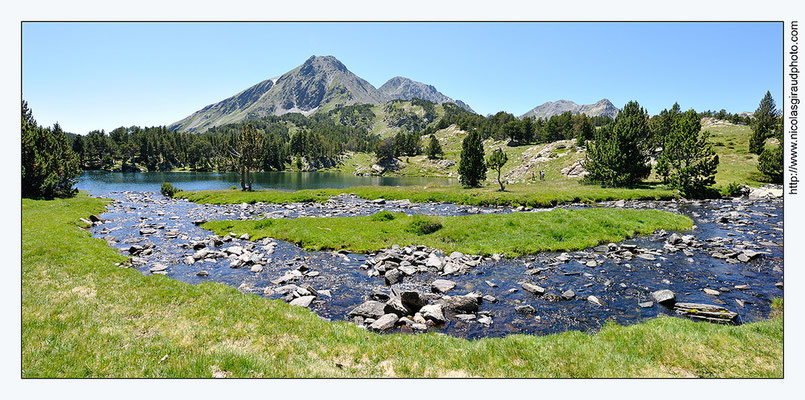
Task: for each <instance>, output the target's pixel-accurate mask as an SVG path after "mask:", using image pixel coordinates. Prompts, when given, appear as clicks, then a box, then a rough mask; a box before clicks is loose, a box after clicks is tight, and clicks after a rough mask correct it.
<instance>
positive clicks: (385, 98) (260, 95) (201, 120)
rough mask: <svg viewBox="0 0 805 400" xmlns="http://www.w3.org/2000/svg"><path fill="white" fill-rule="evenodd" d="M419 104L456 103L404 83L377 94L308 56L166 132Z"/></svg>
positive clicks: (330, 63) (339, 68)
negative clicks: (402, 102) (351, 108)
mask: <svg viewBox="0 0 805 400" xmlns="http://www.w3.org/2000/svg"><path fill="white" fill-rule="evenodd" d="M413 98H422V99H425V100H429V101H431V102H434V103H437V104H441V103H444V102H450V103H456V104H459V105H460V106H461V107H463V108H465V109H467V110H470V111H471V110H472V109H471V108H470V107H469V106H468V105H466V104H465V103H463V102H461V101H454V100H453V99H451V98H450V97H447V96H445V95H444V94H442V93H441V92H439V91H438V90H436V88H434V87H433V86H431V85H426V84H424V83H421V82H416V81H413V80H410V79H408V78H403V77H396V78H392V79H391V80H389V81H388V82H386V84H384V85H383V86H382V87H381V90H378V89H376V88H375V87H374V86H372V84H371V83H369V82H367V81H366V80H364V79H362V78H361V77H359V76H357V75H355V74H354V73H352V72H351V71H350V70H349V69H347V67H346V66H345V65H344V64H343V63H341V61H339V60H338V59H336V58H335V57H333V56H318V57H317V56H311V57H310V58H309V59H307V61H305V62H304V63H303V64H302V65H300V66H299V67H296V68H294V69H292V70H291V71H288V72H287V73H285V74H283V75H281V76H279V77H276V78H272V79H267V80H265V81H263V82H260V83H258V84H256V85H254V86H252V87H250V88H248V89H246V90H244V91H242V92H240V93H238V94H236V95H234V96H232V97H230V98H227V99H225V100H223V101H220V102H218V103H214V104H210V105H208V106H206V107H204V108H202V109H201V110H198V111H196V112H194V113H193V114H191V115H189V116H187V117H185V118H184V119H182V120H180V121H177V122H175V123H173V124H171V125H170V126H169V129H171V130H175V131H182V132H205V131H207V130H208V129H210V128H212V127H214V126H221V125H225V124H227V123H233V122H241V121H246V120H254V119H259V118H263V117H267V116H272V115H274V116H279V115H284V114H289V113H299V114H302V115H311V114H314V113H327V112H329V111H332V110H335V109H338V108H340V107H345V106H352V105H363V104H368V105H383V104H386V103H387V102H389V101H393V100H411V99H413Z"/></svg>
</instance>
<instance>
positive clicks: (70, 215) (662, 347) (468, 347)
mask: <svg viewBox="0 0 805 400" xmlns="http://www.w3.org/2000/svg"><path fill="white" fill-rule="evenodd" d="M102 209H103V202H102V201H101V200H98V199H91V198H88V197H86V196H85V195H84V194H80V195H79V196H78V197H77V198H73V199H66V200H53V201H32V200H27V199H26V200H23V201H22V269H21V270H22V281H21V283H22V331H21V339H22V342H21V345H22V346H21V347H22V352H21V360H22V370H21V375H22V377H25V378H34V377H73V378H78V377H170V378H181V377H210V376H212V374H213V373H214V372H218V373H221V374H224V375H227V376H232V377H383V376H399V377H439V376H452V377H457V376H479V377H679V376H700V377H782V375H783V318H782V313H781V312H779V311H781V310H782V305H781V302H777V303H776V310H778V312H779V315H778V316H775V317H773V318H771V319H769V320H767V321H762V322H757V323H751V324H746V325H742V326H721V325H712V324H708V323H702V322H693V321H689V320H683V319H679V318H669V317H661V318H656V319H653V320H650V321H648V322H646V323H642V324H638V325H632V326H627V327H624V326H618V325H615V324H608V325H606V326H605V327H604V328H603V329H602V330H601V331H600V332H598V333H596V334H584V333H579V332H568V333H563V334H559V335H549V336H526V335H513V336H508V337H505V338H494V339H483V340H477V341H468V340H463V339H458V338H454V337H450V336H445V335H437V334H434V333H430V334H426V335H378V334H373V333H368V332H366V331H363V330H361V329H359V328H357V327H355V326H353V325H351V324H348V323H344V322H326V321H324V320H322V319H321V318H319V317H317V316H316V315H315V314H313V313H312V312H310V311H308V310H307V309H303V308H299V307H292V306H289V305H287V304H285V303H283V302H282V301H279V300H266V299H264V298H261V297H258V296H254V295H247V294H242V293H239V292H238V291H237V290H235V289H234V288H231V287H228V286H225V285H221V284H215V283H205V284H201V285H189V284H185V283H182V282H179V281H176V280H173V279H170V278H168V277H165V276H145V275H142V274H140V273H139V272H137V271H135V270H131V269H125V268H120V267H116V266H115V265H114V264H115V263H116V262H120V261H122V260H123V257H121V256H120V255H118V254H117V252H116V251H115V250H114V249H112V248H110V247H109V246H107V245H106V243H105V242H104V241H103V240H100V239H93V238H91V237H90V235H89V233H87V232H85V231H82V230H81V229H79V228H78V226H77V223H78V222H77V221H78V218H79V217H86V216H88V215H89V214H92V213H97V212H100V211H102Z"/></svg>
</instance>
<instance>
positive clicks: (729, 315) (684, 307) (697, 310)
mask: <svg viewBox="0 0 805 400" xmlns="http://www.w3.org/2000/svg"><path fill="white" fill-rule="evenodd" d="M674 312H676V313H677V314H680V315H684V316H687V317H690V318H694V319H700V320H703V321H709V322H717V323H721V324H725V323H730V322H734V321H735V318H736V317H738V314H737V313H734V312H732V311H729V310H727V309H726V308H724V307H721V306H717V305H714V304H700V303H676V304H674Z"/></svg>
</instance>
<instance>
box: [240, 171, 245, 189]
mask: <svg viewBox="0 0 805 400" xmlns="http://www.w3.org/2000/svg"><path fill="white" fill-rule="evenodd" d="M240 188H241V190H246V168H245V167H240Z"/></svg>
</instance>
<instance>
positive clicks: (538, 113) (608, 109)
mask: <svg viewBox="0 0 805 400" xmlns="http://www.w3.org/2000/svg"><path fill="white" fill-rule="evenodd" d="M568 111H570V112H571V113H573V114H586V115H587V116H588V117H597V116H607V117H610V118H615V117H616V116H617V115H618V112H619V110H618V108H617V107H615V105H613V104H612V102H610V101H609V100H607V99H601V100H599V101H598V102H597V103H595V104H582V105H579V104H576V103H574V102H572V101H570V100H559V101H549V102H547V103H544V104H542V105H539V106H537V107H534V108H532V109H531V111H529V112H527V113H525V114H523V115H521V116H520V118H523V117H534V118H550V117H552V116H554V115H559V114H563V113H565V112H568Z"/></svg>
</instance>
